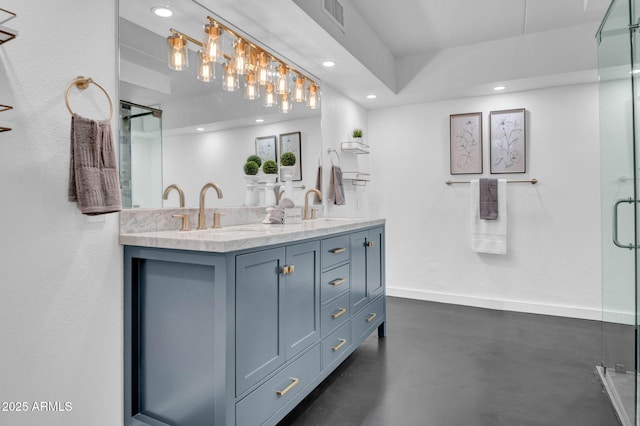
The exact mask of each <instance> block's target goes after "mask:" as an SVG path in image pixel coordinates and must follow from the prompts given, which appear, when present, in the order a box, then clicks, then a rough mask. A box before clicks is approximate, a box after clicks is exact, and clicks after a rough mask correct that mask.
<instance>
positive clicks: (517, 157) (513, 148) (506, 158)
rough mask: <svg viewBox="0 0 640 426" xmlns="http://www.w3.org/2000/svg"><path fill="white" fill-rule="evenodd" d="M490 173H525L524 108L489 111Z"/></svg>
mask: <svg viewBox="0 0 640 426" xmlns="http://www.w3.org/2000/svg"><path fill="white" fill-rule="evenodd" d="M489 122H490V128H489V139H490V141H491V147H490V149H489V158H490V161H491V173H493V174H497V173H525V172H526V171H527V167H526V164H527V161H526V160H527V158H526V157H527V145H526V140H525V138H526V126H525V109H524V108H518V109H509V110H504V111H491V113H489Z"/></svg>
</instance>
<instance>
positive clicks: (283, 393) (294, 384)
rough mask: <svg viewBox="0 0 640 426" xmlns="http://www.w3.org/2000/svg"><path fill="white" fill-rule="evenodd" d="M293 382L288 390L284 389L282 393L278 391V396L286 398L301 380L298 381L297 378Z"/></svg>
mask: <svg viewBox="0 0 640 426" xmlns="http://www.w3.org/2000/svg"><path fill="white" fill-rule="evenodd" d="M292 380H293V382H291V384H290V385H289V386H287V387H286V388H284V389H282V390H281V391H276V395H278V396H284V395H285V394H286V393H287V392H289V391H290V390H291V389H293V388H294V387H295V386H296V385H297V384H298V383H299V382H300V380H298V378H297V377H293V378H292Z"/></svg>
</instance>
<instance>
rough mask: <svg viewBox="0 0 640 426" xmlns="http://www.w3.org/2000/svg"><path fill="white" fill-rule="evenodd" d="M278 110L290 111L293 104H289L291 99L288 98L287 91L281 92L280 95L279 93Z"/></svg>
mask: <svg viewBox="0 0 640 426" xmlns="http://www.w3.org/2000/svg"><path fill="white" fill-rule="evenodd" d="M280 96H281V97H280V106H279V109H280V112H281V113H283V114H286V113H288V112H289V111H291V108H292V107H293V105H292V104H291V100H289V94H288V93H283V94H282V95H280Z"/></svg>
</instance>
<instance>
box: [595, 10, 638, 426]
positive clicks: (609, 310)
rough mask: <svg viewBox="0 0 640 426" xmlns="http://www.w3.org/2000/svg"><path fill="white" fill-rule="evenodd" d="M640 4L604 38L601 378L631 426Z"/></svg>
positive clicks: (608, 25)
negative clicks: (639, 13) (639, 10)
mask: <svg viewBox="0 0 640 426" xmlns="http://www.w3.org/2000/svg"><path fill="white" fill-rule="evenodd" d="M638 4H640V0H613V1H612V2H611V5H610V7H609V10H608V12H607V14H606V15H605V18H604V20H603V22H602V24H601V26H600V29H599V30H598V33H597V36H596V37H597V41H598V71H599V85H598V87H599V98H600V99H599V109H600V111H599V114H600V161H601V164H600V179H601V182H600V187H601V202H602V211H601V217H602V354H601V365H600V366H598V367H597V370H598V373H599V375H600V378H601V379H602V382H603V384H604V386H605V388H606V391H607V394H608V395H609V398H610V399H611V403H612V404H613V406H614V408H615V410H616V413H617V415H618V419H619V420H620V423H621V424H623V425H625V426H626V425H640V421H639V416H638V385H639V383H638V375H637V372H638V371H639V370H638V291H637V289H638V265H639V264H638V254H639V250H638V244H639V241H640V239H639V238H638V230H639V229H640V226H638V225H639V222H638V200H639V197H638V164H640V163H638V157H637V156H638V149H637V141H638V140H639V139H638V137H637V136H638V133H637V131H638V130H637V128H636V125H635V124H636V121H637V120H638V116H637V114H638V112H637V111H640V102H637V101H640V98H638V95H636V91H637V90H638V88H639V87H640V85H639V83H640V82H639V81H638V77H640V73H638V71H640V66H637V64H638V63H639V61H640V51H639V50H638V49H639V47H638V46H640V44H639V42H640V40H639V39H638V22H639V21H638V15H637V11H638V8H637V6H638Z"/></svg>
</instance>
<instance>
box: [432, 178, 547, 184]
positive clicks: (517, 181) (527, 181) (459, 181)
mask: <svg viewBox="0 0 640 426" xmlns="http://www.w3.org/2000/svg"><path fill="white" fill-rule="evenodd" d="M444 183H446V184H447V185H453V184H456V183H471V181H469V180H445V181H444ZM507 183H530V184H531V185H535V184H536V183H538V179H535V178H534V179H522V180H520V179H518V180H508V181H507Z"/></svg>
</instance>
